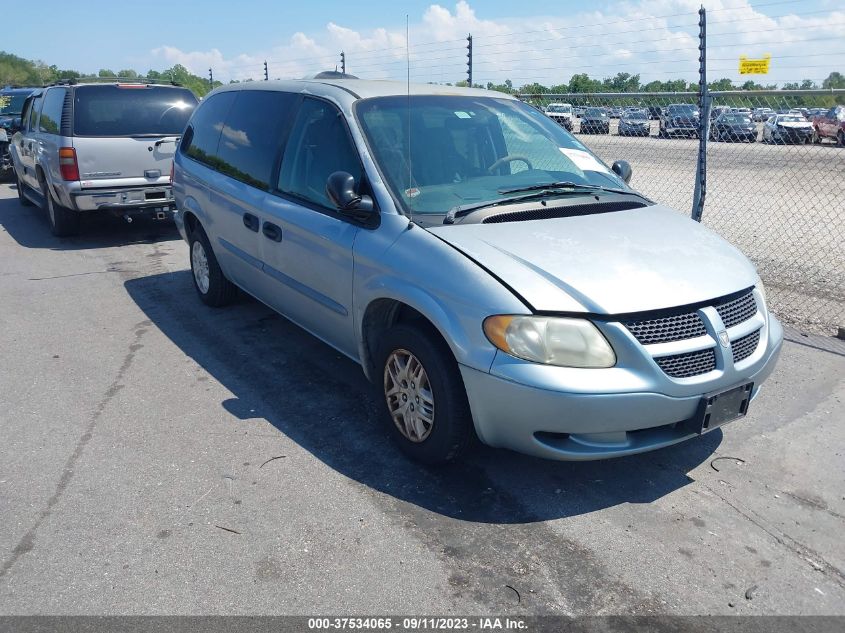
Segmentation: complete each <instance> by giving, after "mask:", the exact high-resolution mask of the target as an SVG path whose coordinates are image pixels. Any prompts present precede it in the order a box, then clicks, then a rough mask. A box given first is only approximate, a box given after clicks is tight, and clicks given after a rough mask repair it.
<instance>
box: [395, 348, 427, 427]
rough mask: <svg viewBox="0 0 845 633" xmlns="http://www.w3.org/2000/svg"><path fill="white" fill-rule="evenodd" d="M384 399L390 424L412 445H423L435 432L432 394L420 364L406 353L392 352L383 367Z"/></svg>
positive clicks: (401, 350) (414, 357)
mask: <svg viewBox="0 0 845 633" xmlns="http://www.w3.org/2000/svg"><path fill="white" fill-rule="evenodd" d="M384 397H385V399H386V400H387V409H388V411H389V413H390V417H391V418H392V419H393V423H394V424H395V425H396V428H397V429H399V432H400V433H402V435H403V436H404V437H405V438H407V439H408V440H410V441H411V442H415V443H419V442H423V441H425V439H426V438H428V436H429V435H431V432H432V430H433V429H434V392H433V391H432V388H431V382H430V381H429V379H428V374H427V373H426V371H425V368H424V367H423V365H422V363H421V362H420V361H419V359H418V358H417V357H416V356H414V355H413V354H412V353H411V352H409V351H408V350H405V349H397V350H394V351H393V352H392V353H391V354H390V356H388V358H387V362H386V363H385V365H384Z"/></svg>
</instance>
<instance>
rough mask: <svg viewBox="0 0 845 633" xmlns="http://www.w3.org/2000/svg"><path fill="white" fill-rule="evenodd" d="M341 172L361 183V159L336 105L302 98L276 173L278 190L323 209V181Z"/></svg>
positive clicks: (327, 203) (325, 202)
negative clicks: (278, 171)
mask: <svg viewBox="0 0 845 633" xmlns="http://www.w3.org/2000/svg"><path fill="white" fill-rule="evenodd" d="M336 171H345V172H348V173H350V174H352V175H353V176H354V177H355V180H356V182H358V183H360V182H361V175H362V169H361V162H360V160H359V158H358V152H357V151H356V149H355V147H354V146H353V145H352V141H351V139H350V138H349V133H348V131H347V129H346V124H345V123H344V121H343V116H342V115H341V114H340V112H338V110H337V108H335V107H334V106H332V105H331V104H329V103H326V102H324V101H318V100H317V99H305V100H304V101H303V102H302V106H301V107H300V109H299V112H298V114H297V116H296V120H295V121H294V124H293V128H292V129H291V133H290V139H289V141H288V143H287V147H286V148H285V155H284V159H283V160H282V166H281V170H280V173H279V190H280V191H282V192H283V193H289V194H292V195H294V196H297V197H299V198H304V199H305V200H308V201H310V202H313V203H316V204H318V205H320V206H323V207H327V208H334V205H332V203H331V201H330V200H329V198H328V196H327V195H326V181H327V180H328V178H329V176H330V175H331V174H332V173H333V172H336Z"/></svg>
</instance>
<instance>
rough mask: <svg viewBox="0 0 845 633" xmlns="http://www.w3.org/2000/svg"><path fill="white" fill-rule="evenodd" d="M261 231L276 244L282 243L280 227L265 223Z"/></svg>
mask: <svg viewBox="0 0 845 633" xmlns="http://www.w3.org/2000/svg"><path fill="white" fill-rule="evenodd" d="M261 231H262V232H263V233H264V235H265V236H266V237H269V238H270V239H271V240H273V241H274V242H281V241H282V228H281V227H280V226H276V225H275V224H272V223H270V222H265V223H264V226H262V227H261Z"/></svg>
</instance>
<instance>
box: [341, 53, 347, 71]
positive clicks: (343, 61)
mask: <svg viewBox="0 0 845 633" xmlns="http://www.w3.org/2000/svg"><path fill="white" fill-rule="evenodd" d="M340 72H342V73H343V74H344V75H345V74H346V53H345V52H344V51H340Z"/></svg>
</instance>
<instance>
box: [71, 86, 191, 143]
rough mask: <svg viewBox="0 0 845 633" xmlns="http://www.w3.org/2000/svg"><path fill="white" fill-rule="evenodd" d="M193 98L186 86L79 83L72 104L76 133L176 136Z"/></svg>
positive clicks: (183, 123)
mask: <svg viewBox="0 0 845 633" xmlns="http://www.w3.org/2000/svg"><path fill="white" fill-rule="evenodd" d="M196 105H197V99H196V97H195V96H194V93H192V92H191V91H190V90H188V89H186V88H171V87H165V86H146V85H134V84H133V85H129V86H114V85H104V86H80V87H79V88H77V89H76V94H75V96H74V104H73V132H74V134H75V135H78V136H142V135H149V136H176V135H179V134H182V132H183V131H184V130H185V125H186V124H187V123H188V119H189V118H190V116H191V113H192V112H193V111H194V108H195V107H196Z"/></svg>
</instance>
